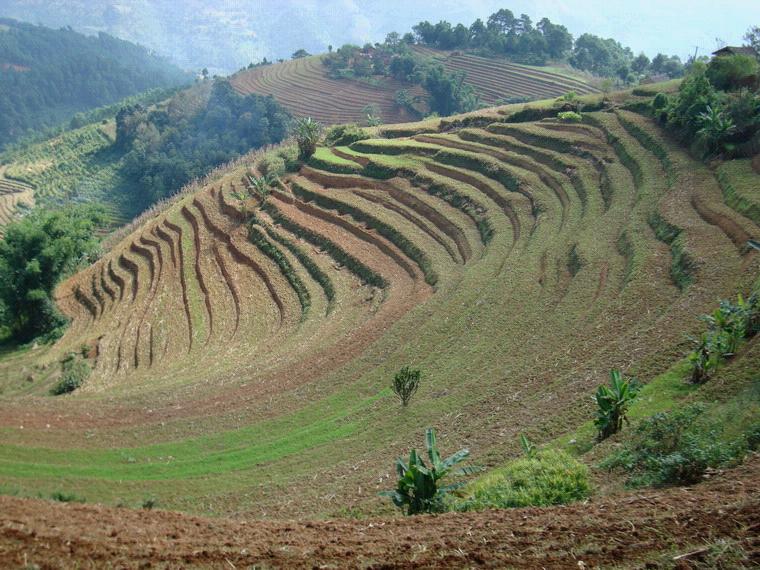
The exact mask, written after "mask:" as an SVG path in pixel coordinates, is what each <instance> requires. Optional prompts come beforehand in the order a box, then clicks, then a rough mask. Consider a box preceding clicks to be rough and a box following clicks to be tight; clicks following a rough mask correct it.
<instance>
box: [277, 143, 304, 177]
mask: <svg viewBox="0 0 760 570" xmlns="http://www.w3.org/2000/svg"><path fill="white" fill-rule="evenodd" d="M277 156H279V157H280V158H282V160H284V161H285V169H286V170H287V171H288V172H296V171H297V170H298V169H299V168H300V167H301V164H300V163H299V161H298V146H296V145H294V144H289V145H285V146H283V147H281V148H280V149H279V150H278V151H277Z"/></svg>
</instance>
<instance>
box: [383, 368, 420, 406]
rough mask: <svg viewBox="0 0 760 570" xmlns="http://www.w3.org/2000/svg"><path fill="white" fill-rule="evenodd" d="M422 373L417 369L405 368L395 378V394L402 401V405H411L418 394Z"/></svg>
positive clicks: (393, 385)
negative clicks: (413, 397) (410, 402)
mask: <svg viewBox="0 0 760 570" xmlns="http://www.w3.org/2000/svg"><path fill="white" fill-rule="evenodd" d="M421 376H422V372H421V371H420V370H419V369H417V368H409V367H408V366H404V367H403V368H402V369H401V370H399V371H398V372H397V373H396V374H395V375H394V376H393V384H392V386H391V388H393V393H394V394H396V396H398V399H399V400H401V405H402V406H404V407H406V406H407V405H409V401H410V400H411V399H412V396H414V394H415V393H416V392H417V389H418V388H419V387H420V378H421Z"/></svg>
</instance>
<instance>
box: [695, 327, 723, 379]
mask: <svg viewBox="0 0 760 570" xmlns="http://www.w3.org/2000/svg"><path fill="white" fill-rule="evenodd" d="M714 336H715V335H713V334H711V333H707V332H705V333H702V334H701V335H700V336H699V338H696V339H692V341H693V342H694V344H695V345H696V346H695V348H694V350H693V351H692V352H690V353H689V356H688V360H689V364H691V383H692V384H702V383H704V382H706V381H707V380H709V379H710V377H711V376H712V374H713V372H715V370H716V369H717V368H718V364H720V358H719V355H718V351H717V350H715V348H714V340H713V338H714Z"/></svg>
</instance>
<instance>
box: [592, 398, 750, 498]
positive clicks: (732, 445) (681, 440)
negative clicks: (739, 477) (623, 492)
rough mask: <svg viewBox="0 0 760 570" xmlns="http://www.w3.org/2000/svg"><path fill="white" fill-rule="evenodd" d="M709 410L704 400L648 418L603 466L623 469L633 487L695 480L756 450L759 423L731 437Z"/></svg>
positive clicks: (696, 481) (675, 483) (682, 483)
mask: <svg viewBox="0 0 760 570" xmlns="http://www.w3.org/2000/svg"><path fill="white" fill-rule="evenodd" d="M706 410H707V407H706V406H705V405H704V404H701V403H694V404H690V405H688V406H686V407H684V408H681V409H677V410H674V411H670V412H664V413H659V414H655V415H653V416H651V417H649V418H647V419H646V420H644V421H642V422H641V424H640V425H639V426H638V427H637V428H636V430H635V432H634V434H633V436H632V439H631V441H629V442H627V443H626V444H625V446H624V447H623V449H622V450H620V451H617V452H614V453H612V454H611V455H610V456H609V457H607V458H606V459H605V460H604V461H603V462H602V463H601V466H602V468H605V469H622V470H623V471H625V472H626V473H628V474H629V475H628V478H627V484H628V485H629V486H631V487H642V486H665V485H691V484H694V483H698V482H699V481H701V480H702V479H703V478H704V476H705V474H706V473H707V470H708V469H710V468H716V467H725V466H728V465H732V464H734V463H735V462H737V461H739V460H740V459H741V457H743V456H744V454H745V452H746V451H747V450H748V449H749V450H752V449H757V446H758V443H760V441H758V439H757V438H756V436H755V434H756V433H757V432H758V425H757V424H755V425H754V426H753V427H751V428H750V429H749V430H747V431H746V432H745V433H744V434H742V435H741V436H740V437H736V438H727V437H725V436H724V435H723V433H722V429H721V428H720V427H719V425H717V424H716V423H711V422H709V421H707V420H706V419H705V418H704V416H705V415H706V414H705V412H706Z"/></svg>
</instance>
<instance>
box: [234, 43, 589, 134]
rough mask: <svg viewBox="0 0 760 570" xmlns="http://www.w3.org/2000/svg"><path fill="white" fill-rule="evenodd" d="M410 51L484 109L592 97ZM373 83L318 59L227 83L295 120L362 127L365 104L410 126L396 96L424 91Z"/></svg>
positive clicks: (565, 85) (506, 66)
mask: <svg viewBox="0 0 760 570" xmlns="http://www.w3.org/2000/svg"><path fill="white" fill-rule="evenodd" d="M415 51H417V52H418V53H419V54H422V55H424V56H425V57H429V58H432V59H433V60H435V61H438V62H440V63H442V64H443V65H444V67H445V68H446V69H447V70H448V71H463V72H464V73H465V82H466V83H470V84H471V85H473V86H474V87H475V88H476V91H477V92H478V94H479V95H480V96H481V99H482V100H483V101H484V102H486V103H494V102H496V101H497V100H506V99H510V98H514V97H525V98H528V99H543V98H547V97H557V96H559V95H563V94H565V93H567V92H568V91H576V92H578V93H593V92H596V91H597V90H596V89H595V88H593V87H591V86H590V85H588V84H586V83H585V82H583V81H581V80H579V79H573V78H570V77H567V76H564V75H560V74H558V73H554V72H550V71H544V70H540V69H536V68H532V67H528V66H523V65H518V64H513V63H508V62H506V61H505V60H496V59H487V58H482V57H477V56H473V55H461V54H460V55H456V53H447V52H442V51H438V50H432V49H427V48H422V47H419V46H417V47H415ZM373 81H374V82H375V84H370V83H367V82H362V81H358V80H349V79H332V78H331V77H329V76H328V73H327V68H325V66H324V65H322V63H321V57H320V56H312V57H307V58H301V59H296V60H292V61H286V62H283V63H277V64H272V65H266V66H259V67H255V68H252V69H248V70H244V71H241V72H239V73H237V74H236V75H235V76H234V77H233V78H232V84H233V85H234V86H235V88H236V89H237V90H238V91H239V92H240V93H258V94H262V95H273V96H274V97H275V99H277V100H278V101H279V102H280V103H282V105H283V106H284V107H285V108H287V109H288V110H289V111H290V112H291V113H293V114H294V115H295V116H297V117H305V116H311V117H313V118H315V119H317V120H319V121H322V122H324V123H326V124H340V123H350V122H359V123H361V122H363V121H365V120H366V116H365V114H364V113H363V112H362V109H363V108H364V107H365V106H367V105H370V104H374V105H377V106H378V107H379V109H380V116H381V119H382V120H383V122H386V123H394V122H403V121H409V120H412V117H411V115H409V112H408V111H407V110H406V109H405V108H404V107H403V106H401V105H398V104H397V103H396V101H395V95H396V92H397V91H399V90H401V89H407V90H409V91H410V94H411V95H412V96H415V95H424V94H425V91H424V90H423V89H422V88H421V87H418V86H417V87H415V86H413V85H410V84H407V83H403V82H400V81H397V80H394V79H390V78H387V77H381V76H377V77H374V78H373Z"/></svg>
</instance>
